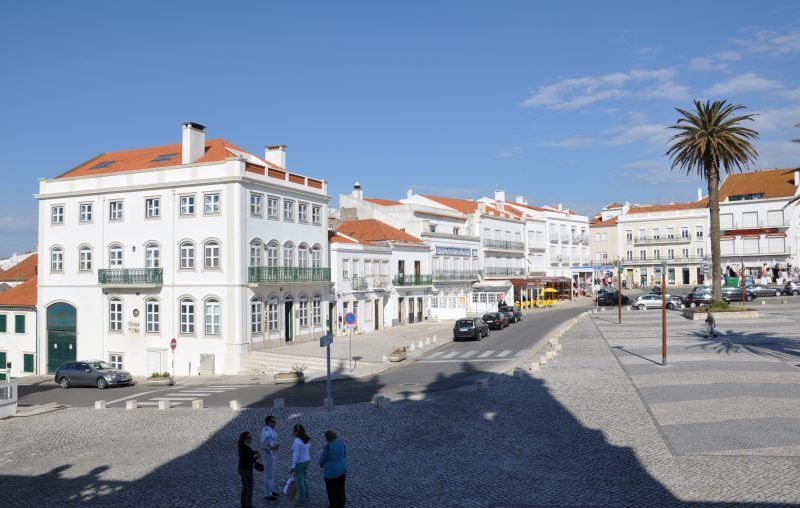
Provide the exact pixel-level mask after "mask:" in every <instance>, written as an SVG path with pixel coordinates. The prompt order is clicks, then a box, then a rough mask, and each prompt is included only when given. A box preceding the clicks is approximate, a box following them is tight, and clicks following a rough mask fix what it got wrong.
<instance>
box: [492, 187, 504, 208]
mask: <svg viewBox="0 0 800 508" xmlns="http://www.w3.org/2000/svg"><path fill="white" fill-rule="evenodd" d="M494 200H495V201H497V203H498V204H499V203H503V202H504V201H505V200H506V191H504V190H500V189H495V191H494ZM501 206H502V205H501Z"/></svg>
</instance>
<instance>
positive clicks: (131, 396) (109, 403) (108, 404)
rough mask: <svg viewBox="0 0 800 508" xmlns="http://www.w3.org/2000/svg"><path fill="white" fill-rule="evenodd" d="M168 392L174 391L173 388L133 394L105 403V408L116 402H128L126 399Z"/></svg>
mask: <svg viewBox="0 0 800 508" xmlns="http://www.w3.org/2000/svg"><path fill="white" fill-rule="evenodd" d="M169 390H174V388H165V389H163V390H152V391H149V392H142V393H136V394H133V395H128V396H127V397H122V398H121V399H117V400H112V401H111V402H106V406H110V405H111V404H116V403H117V402H122V401H123V400H128V399H133V398H136V397H141V396H142V395H150V394H151V393H158V392H166V391H169Z"/></svg>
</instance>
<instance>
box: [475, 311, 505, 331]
mask: <svg viewBox="0 0 800 508" xmlns="http://www.w3.org/2000/svg"><path fill="white" fill-rule="evenodd" d="M481 319H483V321H484V323H486V324H487V325H489V328H490V329H491V330H502V329H503V328H505V327H506V326H508V316H506V315H505V314H503V313H502V312H490V313H488V314H484V315H483V317H482V318H481Z"/></svg>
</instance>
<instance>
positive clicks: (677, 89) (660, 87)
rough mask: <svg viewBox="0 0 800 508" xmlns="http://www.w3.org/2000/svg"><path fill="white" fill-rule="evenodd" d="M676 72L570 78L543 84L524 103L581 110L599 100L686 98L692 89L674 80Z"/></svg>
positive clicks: (639, 72)
mask: <svg viewBox="0 0 800 508" xmlns="http://www.w3.org/2000/svg"><path fill="white" fill-rule="evenodd" d="M674 75H675V71H674V70H673V69H654V70H643V69H633V70H631V71H630V72H627V73H625V72H616V73H611V74H604V75H601V76H585V77H582V78H567V79H563V80H561V81H559V82H557V83H553V84H551V85H544V86H540V87H539V88H538V89H537V90H536V91H535V92H533V95H532V96H531V97H529V98H528V99H526V100H524V101H523V102H522V104H521V105H522V106H523V107H531V106H542V107H546V108H549V109H578V108H581V107H583V106H588V105H589V104H593V103H595V102H600V101H607V100H612V99H620V98H623V97H635V98H668V99H680V98H684V97H686V96H687V94H688V89H687V88H686V87H685V86H682V85H678V84H675V83H673V82H672V78H673V76H674Z"/></svg>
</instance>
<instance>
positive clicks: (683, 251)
mask: <svg viewBox="0 0 800 508" xmlns="http://www.w3.org/2000/svg"><path fill="white" fill-rule="evenodd" d="M681 254H682V255H683V257H685V258H688V257H689V249H681Z"/></svg>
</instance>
